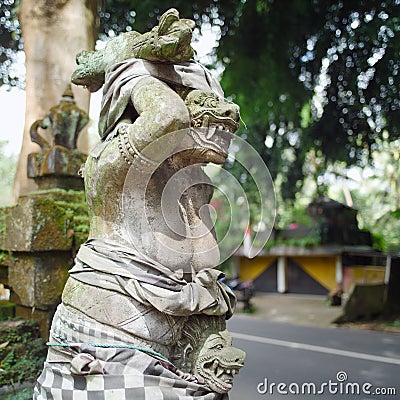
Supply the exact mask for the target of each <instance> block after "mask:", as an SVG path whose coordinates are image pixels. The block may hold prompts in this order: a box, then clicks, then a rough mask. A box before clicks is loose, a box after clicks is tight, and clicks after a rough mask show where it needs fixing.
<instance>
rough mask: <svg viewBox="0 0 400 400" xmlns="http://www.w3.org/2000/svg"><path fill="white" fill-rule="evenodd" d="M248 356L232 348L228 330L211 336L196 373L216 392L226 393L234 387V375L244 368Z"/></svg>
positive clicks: (201, 351)
mask: <svg viewBox="0 0 400 400" xmlns="http://www.w3.org/2000/svg"><path fill="white" fill-rule="evenodd" d="M245 356H246V354H245V353H244V351H242V350H240V349H237V348H236V347H232V338H231V335H230V334H229V332H228V331H227V330H224V331H221V332H218V333H217V334H211V335H210V336H209V337H208V338H207V339H206V341H205V342H204V344H203V347H202V348H201V350H200V353H199V355H198V357H197V360H196V364H195V368H194V373H195V374H196V375H200V376H201V377H202V378H204V380H205V381H206V383H207V386H208V387H209V388H210V389H211V390H212V391H214V392H217V393H226V392H228V391H229V390H230V389H231V388H232V385H233V375H235V374H237V373H238V372H239V369H240V368H242V367H243V363H244V359H245Z"/></svg>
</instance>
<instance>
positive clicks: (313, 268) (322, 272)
mask: <svg viewBox="0 0 400 400" xmlns="http://www.w3.org/2000/svg"><path fill="white" fill-rule="evenodd" d="M290 258H291V259H292V260H293V261H294V262H295V263H296V264H298V265H299V266H300V267H301V268H303V269H304V271H306V272H307V274H308V275H310V276H311V277H312V278H314V279H315V280H316V281H317V282H319V283H320V284H321V285H322V286H324V287H325V288H327V289H328V290H334V289H336V257H335V256H326V257H290Z"/></svg>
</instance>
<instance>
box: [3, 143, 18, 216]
mask: <svg viewBox="0 0 400 400" xmlns="http://www.w3.org/2000/svg"><path fill="white" fill-rule="evenodd" d="M6 143H7V142H5V141H0V176H1V177H2V178H1V181H0V207H2V206H6V205H9V204H10V203H11V191H12V185H13V182H14V175H15V171H16V168H17V157H16V156H15V155H14V154H12V155H7V154H5V151H4V146H5V145H6ZM0 224H1V221H0Z"/></svg>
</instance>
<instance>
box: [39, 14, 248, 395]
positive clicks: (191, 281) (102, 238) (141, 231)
mask: <svg viewBox="0 0 400 400" xmlns="http://www.w3.org/2000/svg"><path fill="white" fill-rule="evenodd" d="M193 27H194V22H193V21H190V20H186V19H180V18H179V13H178V11H176V10H174V9H171V10H168V11H166V13H164V14H163V15H162V16H161V18H160V23H159V24H158V25H157V26H156V27H155V28H153V29H152V30H151V31H150V32H147V33H145V34H143V35H141V34H138V33H129V34H123V35H121V36H119V37H117V38H115V39H112V40H110V41H109V42H108V44H107V46H106V48H105V49H104V50H102V51H97V52H84V53H80V54H79V55H78V58H77V62H78V67H77V69H76V71H75V72H74V73H73V75H72V81H73V82H74V83H75V84H79V85H84V86H87V87H88V88H89V90H97V89H99V88H100V87H101V86H102V85H103V84H104V87H103V100H102V109H101V112H100V119H99V136H100V138H101V142H100V143H99V144H98V145H97V146H96V147H95V148H94V149H92V151H91V153H90V155H89V157H88V159H87V161H86V164H85V170H84V171H85V172H84V179H85V191H86V199H87V203H88V208H89V218H90V233H89V239H88V241H87V242H86V243H85V244H83V245H82V246H81V248H80V250H79V252H78V254H77V257H76V262H75V265H74V267H73V268H72V270H70V277H69V279H68V281H67V284H66V286H65V288H64V293H63V297H62V304H61V305H60V306H59V308H58V310H57V312H56V314H55V317H54V320H53V324H52V329H51V332H50V345H49V346H50V348H49V353H48V357H47V363H46V364H45V367H44V370H43V373H42V375H41V376H40V377H39V379H38V384H37V386H36V389H35V397H34V398H35V399H44V398H46V397H45V396H46V395H48V394H49V393H52V394H53V393H57V396H58V397H57V396H54V395H53V396H54V397H53V398H57V399H59V398H60V399H61V398H68V397H67V395H68V396H71V393H68V394H67V393H65V397H62V396H63V395H64V393H63V391H64V390H66V389H65V388H70V389H68V390H71V391H72V394H73V393H74V391H78V390H84V391H86V393H87V398H88V399H90V400H91V399H97V398H98V397H96V395H95V392H96V390H100V392H101V395H102V396H103V395H104V396H105V398H115V399H133V398H134V399H137V400H140V399H147V400H166V399H170V398H178V397H179V398H185V399H191V398H193V399H194V398H195V399H198V400H226V399H228V394H227V392H228V391H229V390H230V389H231V387H232V384H233V375H234V374H236V373H237V372H238V371H239V369H240V368H241V367H242V366H243V363H244V358H245V354H244V352H243V351H241V350H239V349H236V348H234V347H232V343H231V338H230V335H229V333H228V331H227V330H226V324H225V320H226V319H228V318H230V317H231V316H232V314H233V312H234V308H235V305H236V298H235V296H234V294H233V292H232V291H231V290H230V289H229V288H228V287H227V286H226V285H225V284H223V283H222V282H221V278H222V276H223V274H222V273H221V272H220V271H219V270H218V269H217V266H218V264H219V260H220V253H219V248H218V244H217V239H216V235H215V231H214V228H213V223H212V219H211V216H210V213H209V209H208V205H209V203H210V200H211V197H212V193H213V187H212V185H211V181H210V179H209V178H208V176H207V175H206V174H205V173H204V172H203V169H202V166H203V165H205V164H207V163H210V162H212V163H215V164H222V163H224V161H225V160H226V158H227V154H228V147H229V145H230V142H231V139H232V134H233V133H234V132H235V131H236V129H237V128H238V122H239V107H238V106H237V105H236V104H233V103H231V102H228V101H226V100H225V99H224V95H223V91H222V89H221V86H220V85H219V83H218V81H216V80H215V78H214V77H213V76H212V74H211V73H210V72H209V71H208V70H207V69H206V68H204V67H203V66H202V65H200V64H198V63H197V62H195V61H193V60H191V57H192V55H193V50H192V48H191V46H190V39H191V34H192V29H193ZM112 390H115V393H118V395H115V396H116V397H112V396H113V395H114V394H113V393H114V392H112ZM96 393H99V392H96ZM107 396H110V397H107Z"/></svg>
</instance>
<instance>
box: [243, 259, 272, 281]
mask: <svg viewBox="0 0 400 400" xmlns="http://www.w3.org/2000/svg"><path fill="white" fill-rule="evenodd" d="M275 260H276V257H272V256H271V257H264V256H260V257H254V258H252V259H250V258H247V257H240V273H239V278H240V280H241V281H250V280H252V281H253V280H254V279H256V278H257V277H258V276H259V275H261V274H262V273H263V272H264V271H265V270H266V269H267V268H269V267H270V266H271V265H272V264H273V262H274V261H275Z"/></svg>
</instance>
